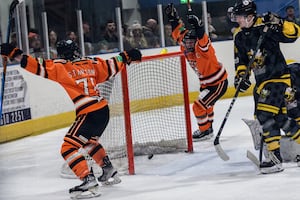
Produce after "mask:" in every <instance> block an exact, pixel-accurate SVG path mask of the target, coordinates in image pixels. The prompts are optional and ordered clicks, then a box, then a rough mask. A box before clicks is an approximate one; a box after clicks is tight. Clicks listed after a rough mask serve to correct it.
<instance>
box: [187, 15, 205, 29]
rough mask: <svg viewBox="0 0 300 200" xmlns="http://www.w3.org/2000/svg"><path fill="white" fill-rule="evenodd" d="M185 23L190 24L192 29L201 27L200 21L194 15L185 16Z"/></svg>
mask: <svg viewBox="0 0 300 200" xmlns="http://www.w3.org/2000/svg"><path fill="white" fill-rule="evenodd" d="M187 21H188V23H190V24H191V25H192V26H193V27H197V26H201V25H202V21H201V20H200V19H199V18H198V17H197V16H196V15H194V14H192V13H190V14H188V15H187Z"/></svg>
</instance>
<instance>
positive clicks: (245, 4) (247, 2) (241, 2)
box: [232, 0, 256, 16]
mask: <svg viewBox="0 0 300 200" xmlns="http://www.w3.org/2000/svg"><path fill="white" fill-rule="evenodd" d="M232 12H233V14H234V15H245V16H248V15H251V14H252V15H256V4H255V3H254V2H253V0H237V2H236V3H235V5H234V7H233V10H232Z"/></svg>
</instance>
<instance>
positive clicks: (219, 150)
mask: <svg viewBox="0 0 300 200" xmlns="http://www.w3.org/2000/svg"><path fill="white" fill-rule="evenodd" d="M268 29H269V28H268V26H265V28H264V30H263V34H261V35H260V36H259V38H258V41H257V45H256V48H255V51H254V53H253V56H252V58H251V60H250V61H249V63H248V65H247V68H246V72H245V74H244V76H243V78H242V79H244V78H246V76H247V74H249V72H250V70H251V66H252V64H253V63H254V60H255V57H256V54H257V52H258V50H259V48H260V46H261V44H262V41H263V40H264V38H265V35H266V33H267V32H268ZM240 86H241V81H240V82H239V84H238V85H237V87H236V91H235V94H234V96H233V99H232V101H231V103H230V105H229V108H228V110H227V112H226V115H225V117H224V119H223V121H222V123H221V126H220V129H219V131H218V134H217V136H216V138H215V140H214V146H215V149H216V152H217V153H218V155H219V156H220V158H221V159H222V160H224V161H227V160H229V156H228V155H227V154H226V153H225V151H224V150H223V148H222V147H221V145H220V136H221V133H222V130H223V128H224V126H225V123H226V121H227V119H228V116H229V114H230V112H231V109H232V107H233V105H234V103H235V101H236V99H237V97H238V95H239V92H240Z"/></svg>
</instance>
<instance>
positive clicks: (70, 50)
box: [56, 40, 80, 61]
mask: <svg viewBox="0 0 300 200" xmlns="http://www.w3.org/2000/svg"><path fill="white" fill-rule="evenodd" d="M56 48H57V54H58V57H59V58H64V59H67V60H71V61H72V60H74V59H76V58H79V57H80V49H79V47H78V45H77V44H76V43H75V42H74V41H73V40H61V41H59V42H58V43H57V44H56Z"/></svg>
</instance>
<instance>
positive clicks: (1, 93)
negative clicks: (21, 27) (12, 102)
mask: <svg viewBox="0 0 300 200" xmlns="http://www.w3.org/2000/svg"><path fill="white" fill-rule="evenodd" d="M18 4H19V0H13V1H12V2H11V4H10V6H9V16H8V24H7V34H6V43H9V37H10V31H11V23H12V18H13V14H14V11H15V8H16V6H17V5H18ZM7 62H8V60H7V56H2V65H3V71H2V80H1V90H0V97H1V98H0V119H1V118H2V108H3V99H4V88H5V79H6V69H7Z"/></svg>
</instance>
